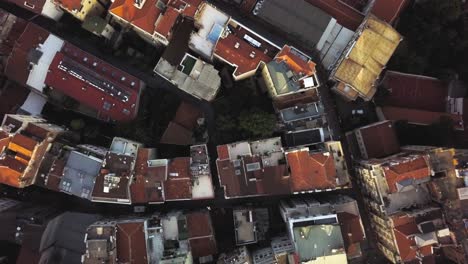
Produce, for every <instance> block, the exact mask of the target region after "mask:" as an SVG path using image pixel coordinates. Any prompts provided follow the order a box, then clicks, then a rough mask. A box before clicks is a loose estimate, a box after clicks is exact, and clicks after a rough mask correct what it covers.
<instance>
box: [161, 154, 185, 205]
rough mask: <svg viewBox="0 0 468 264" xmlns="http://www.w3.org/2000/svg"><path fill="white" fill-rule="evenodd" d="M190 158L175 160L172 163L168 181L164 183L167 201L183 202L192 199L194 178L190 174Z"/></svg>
mask: <svg viewBox="0 0 468 264" xmlns="http://www.w3.org/2000/svg"><path fill="white" fill-rule="evenodd" d="M189 169H190V158H188V157H184V158H175V159H173V160H171V161H170V163H169V167H168V176H167V180H166V182H165V183H164V193H165V196H166V200H167V201H170V200H181V199H191V198H192V178H191V174H190V171H189Z"/></svg>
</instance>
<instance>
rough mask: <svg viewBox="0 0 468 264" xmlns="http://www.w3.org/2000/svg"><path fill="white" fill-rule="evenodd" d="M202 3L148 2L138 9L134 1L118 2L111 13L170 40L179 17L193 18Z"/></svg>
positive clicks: (114, 4) (195, 0) (174, 0)
mask: <svg viewBox="0 0 468 264" xmlns="http://www.w3.org/2000/svg"><path fill="white" fill-rule="evenodd" d="M158 1H160V2H161V3H163V4H164V5H165V6H166V9H165V10H161V9H159V8H158V6H157V3H158ZM200 3H201V0H186V1H182V0H146V2H145V3H144V5H143V6H142V7H141V8H137V7H136V6H135V5H134V0H116V1H115V2H114V3H112V5H111V7H110V8H109V12H110V13H112V14H113V15H115V16H117V17H119V18H121V19H123V20H125V21H127V22H128V23H130V24H133V25H134V26H136V27H138V28H140V29H142V30H143V31H146V32H147V33H149V34H153V33H154V32H158V33H160V34H161V35H162V36H164V37H166V38H167V39H170V34H171V31H172V30H173V27H174V25H175V23H176V21H177V18H178V17H179V15H180V14H182V15H184V16H187V17H192V18H193V16H194V15H195V12H196V11H197V9H198V6H199V5H200ZM181 7H184V8H182V9H180V8H181Z"/></svg>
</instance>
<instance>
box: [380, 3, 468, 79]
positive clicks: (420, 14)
mask: <svg viewBox="0 0 468 264" xmlns="http://www.w3.org/2000/svg"><path fill="white" fill-rule="evenodd" d="M467 26H468V25H465V22H464V19H463V13H462V7H461V1H460V0H444V1H440V0H425V1H418V2H417V3H415V4H414V6H412V7H411V8H409V9H408V10H407V11H406V12H405V13H403V14H402V15H401V17H400V22H399V24H398V27H397V30H398V32H400V33H401V34H402V35H403V36H404V40H403V42H402V43H401V44H400V46H399V48H398V49H397V51H396V53H395V55H394V56H393V58H392V60H391V61H390V62H389V65H388V67H389V69H391V70H397V71H402V72H407V73H414V74H422V75H429V76H434V77H438V78H442V79H444V78H446V77H448V76H449V75H450V74H451V73H457V74H458V75H459V76H460V77H461V78H462V79H464V80H465V81H466V80H467V73H468V72H467V71H468V69H467V67H465V62H466V58H467V56H468V35H467V33H468V30H467Z"/></svg>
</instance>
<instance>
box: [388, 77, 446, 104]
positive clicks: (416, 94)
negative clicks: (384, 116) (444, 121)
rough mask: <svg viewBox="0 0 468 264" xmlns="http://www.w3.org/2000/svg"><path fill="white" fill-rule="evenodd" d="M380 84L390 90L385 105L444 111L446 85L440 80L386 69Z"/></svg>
mask: <svg viewBox="0 0 468 264" xmlns="http://www.w3.org/2000/svg"><path fill="white" fill-rule="evenodd" d="M381 84H382V85H383V86H384V87H385V88H386V89H388V90H389V92H390V95H389V96H387V97H386V98H385V102H384V104H385V105H388V106H395V107H406V108H411V109H419V110H426V111H432V112H445V109H446V100H447V97H448V85H447V84H445V83H444V82H443V81H441V80H438V79H436V78H431V77H426V76H421V75H412V74H405V73H400V72H393V71H387V72H386V73H385V76H384V78H383V80H382V83H381Z"/></svg>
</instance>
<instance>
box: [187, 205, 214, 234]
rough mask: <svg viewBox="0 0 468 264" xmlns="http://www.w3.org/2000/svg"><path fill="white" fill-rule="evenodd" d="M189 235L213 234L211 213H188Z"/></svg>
mask: <svg viewBox="0 0 468 264" xmlns="http://www.w3.org/2000/svg"><path fill="white" fill-rule="evenodd" d="M186 217H187V229H188V232H189V237H190V238H194V237H204V236H211V235H213V227H212V225H211V218H210V213H209V212H206V211H201V212H192V213H188V214H187V215H186Z"/></svg>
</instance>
